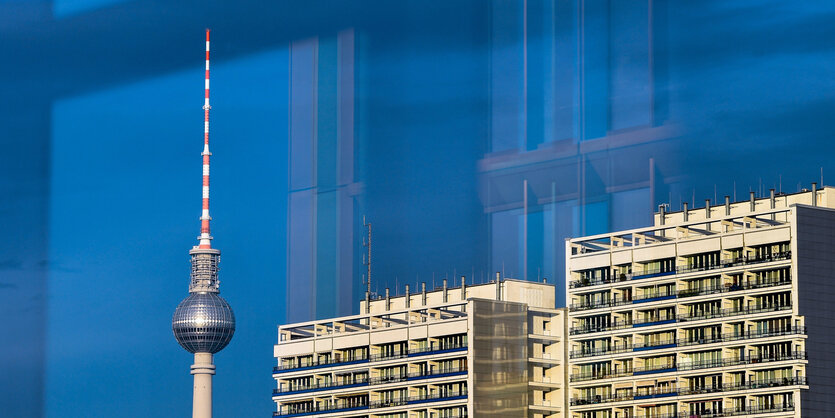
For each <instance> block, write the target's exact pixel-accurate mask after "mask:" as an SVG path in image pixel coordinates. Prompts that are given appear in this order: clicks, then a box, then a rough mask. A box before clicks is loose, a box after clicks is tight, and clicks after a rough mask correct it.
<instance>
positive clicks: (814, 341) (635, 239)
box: [566, 184, 835, 418]
mask: <svg viewBox="0 0 835 418" xmlns="http://www.w3.org/2000/svg"><path fill="white" fill-rule="evenodd" d="M833 208H835V189H833V188H830V187H824V188H823V189H817V187H816V185H814V184H813V187H812V189H811V190H804V191H802V192H799V193H794V194H775V192H774V191H773V190H772V191H771V193H770V196H768V197H764V198H757V197H755V196H754V194H753V193H752V194H751V198H750V200H746V201H741V202H734V203H731V202H730V201H729V199H728V198H727V197H726V198H725V203H724V204H719V205H712V204H710V202H709V201H707V202H706V204H705V207H703V208H698V209H689V208H688V207H687V205H686V204H685V205H683V208H682V209H683V210H681V211H678V212H674V213H668V212H665V211H664V210H663V208H662V210H661V211H660V212H659V213H656V214H655V215H654V225H653V226H651V227H648V228H640V229H633V230H628V231H619V232H614V233H610V234H602V235H595V236H589V237H582V238H576V239H570V240H568V241H567V245H566V259H567V268H566V270H567V273H566V274H567V276H566V280H567V289H568V290H567V296H566V299H567V300H566V304H567V305H568V307H569V314H568V317H569V319H568V322H569V327H570V328H569V337H568V340H569V343H568V345H569V350H570V352H569V360H568V364H569V367H568V369H569V370H568V373H569V374H570V376H569V381H570V382H569V387H570V396H571V399H570V400H569V411H570V416H571V417H573V418H631V417H653V418H662V417H719V416H722V417H725V416H763V417H765V416H768V417H801V416H804V417H826V416H835V396H834V395H835V381H833V380H835V373H833V372H835V353H834V352H835V348H833V347H835V345H833V344H835V330H833V327H832V318H835V298H834V296H835V295H833V291H832V290H831V288H832V286H831V283H832V282H833V280H835V278H833V271H835V270H833V268H835V265H833V260H835V210H833ZM625 209H626V208H625Z"/></svg>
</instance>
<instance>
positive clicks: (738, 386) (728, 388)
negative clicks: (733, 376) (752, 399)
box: [571, 377, 808, 413]
mask: <svg viewBox="0 0 835 418" xmlns="http://www.w3.org/2000/svg"><path fill="white" fill-rule="evenodd" d="M795 385H804V386H805V385H808V381H807V379H806V378H805V377H792V378H788V377H787V378H782V379H769V380H753V381H748V382H740V383H727V384H724V385H717V386H702V387H690V386H679V387H668V388H657V389H650V390H642V391H638V393H636V394H634V395H621V396H614V395H608V396H602V395H595V396H591V397H586V398H571V405H572V406H581V405H594V404H599V403H610V402H621V401H631V400H641V399H652V398H664V397H670V396H686V395H697V394H703V393H719V392H733V391H738V390H751V389H762V388H773V387H785V386H795ZM757 413H762V412H757Z"/></svg>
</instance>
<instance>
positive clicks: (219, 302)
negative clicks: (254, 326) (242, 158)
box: [171, 29, 235, 418]
mask: <svg viewBox="0 0 835 418" xmlns="http://www.w3.org/2000/svg"><path fill="white" fill-rule="evenodd" d="M211 108H212V107H211V106H209V30H208V29H207V30H206V101H205V104H204V105H203V112H204V115H205V128H204V137H203V153H202V156H203V212H202V214H201V216H200V223H201V225H200V236H199V237H198V239H199V240H200V242H199V244H198V245H195V246H194V247H192V249H191V251H189V252H188V253H189V254H190V255H191V282H190V283H189V286H188V292H189V295H188V297H186V298H185V299H183V301H182V302H180V305H179V306H177V310H175V311H174V318H173V320H172V324H171V327H172V330H173V331H174V338H176V339H177V342H178V343H180V345H181V346H183V348H185V349H186V351H188V352H189V353H192V354H194V364H192V365H191V374H192V375H194V403H193V406H192V417H193V418H211V417H212V375H214V374H215V366H214V362H213V356H214V354H215V353H217V352H218V351H220V350H223V348H224V347H226V345H227V344H229V341H231V340H232V335H234V334H235V314H234V313H233V312H232V308H231V307H230V306H229V304H228V303H226V301H225V300H224V299H223V298H222V297H220V294H219V293H220V290H219V289H218V285H219V282H218V279H217V272H218V262H219V261H220V250H217V249H214V248H212V236H211V235H210V231H209V221H211V219H212V218H211V217H210V216H209V157H210V156H211V155H212V153H211V152H209V109H211Z"/></svg>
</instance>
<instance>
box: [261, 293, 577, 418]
mask: <svg viewBox="0 0 835 418" xmlns="http://www.w3.org/2000/svg"><path fill="white" fill-rule="evenodd" d="M386 293H388V292H386ZM554 293H555V292H554V286H553V285H549V284H545V283H534V282H525V281H519V280H510V279H508V280H497V281H494V282H492V283H486V284H479V285H469V286H468V285H464V283H463V280H462V284H461V286H459V287H455V288H447V285H446V281H444V286H443V287H441V288H439V289H435V290H432V291H426V290H425V285H424V286H423V290H422V291H420V292H416V293H409V289H408V287H407V288H406V294H405V295H402V296H396V297H385V298H381V299H377V300H372V301H371V302H370V307H369V306H367V304H366V302H365V301H363V302H361V304H360V312H364V313H363V314H361V315H355V316H347V317H341V318H333V319H325V320H319V321H310V322H304V323H297V324H290V325H282V326H279V328H278V334H279V338H278V344H276V345H275V349H274V350H275V357H276V359H277V366H276V367H275V369H274V370H273V377H274V378H275V381H276V388H275V389H274V391H273V401H275V404H276V411H275V412H274V414H273V415H274V416H276V417H301V416H315V417H353V418H360V417H365V418H441V417H509V418H512V417H520V418H521V417H524V418H528V417H534V418H545V417H552V418H553V417H561V416H562V414H563V413H564V412H565V409H564V408H565V406H564V405H565V403H566V401H567V396H568V394H567V393H566V390H565V379H566V374H565V368H564V367H563V365H564V361H565V356H566V353H567V350H566V345H565V342H564V338H565V332H566V315H565V310H564V309H555V300H554Z"/></svg>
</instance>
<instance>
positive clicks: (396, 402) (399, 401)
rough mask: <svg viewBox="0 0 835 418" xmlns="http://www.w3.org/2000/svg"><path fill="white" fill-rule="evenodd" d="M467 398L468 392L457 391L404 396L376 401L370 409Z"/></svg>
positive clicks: (371, 404)
mask: <svg viewBox="0 0 835 418" xmlns="http://www.w3.org/2000/svg"><path fill="white" fill-rule="evenodd" d="M466 397H467V391H466V390H461V391H455V392H445V393H430V394H427V395H418V396H403V397H399V398H395V399H388V400H381V401H374V402H371V403H370V408H390V407H393V406H401V405H411V404H416V403H423V402H435V401H452V400H456V399H463V398H466Z"/></svg>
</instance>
